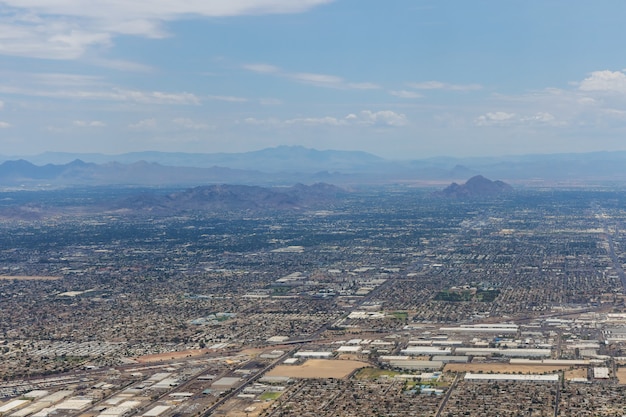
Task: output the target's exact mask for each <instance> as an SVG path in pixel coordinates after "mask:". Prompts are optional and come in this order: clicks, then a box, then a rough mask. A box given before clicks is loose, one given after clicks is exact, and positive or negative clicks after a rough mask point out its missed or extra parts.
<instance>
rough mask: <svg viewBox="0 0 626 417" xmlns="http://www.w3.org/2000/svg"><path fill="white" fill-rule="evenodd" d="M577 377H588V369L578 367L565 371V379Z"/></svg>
mask: <svg viewBox="0 0 626 417" xmlns="http://www.w3.org/2000/svg"><path fill="white" fill-rule="evenodd" d="M624 376H626V373H625V374H624ZM575 378H587V369H586V368H577V369H572V370H570V371H565V379H567V380H570V379H575Z"/></svg>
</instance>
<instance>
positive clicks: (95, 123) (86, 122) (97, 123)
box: [73, 120, 106, 127]
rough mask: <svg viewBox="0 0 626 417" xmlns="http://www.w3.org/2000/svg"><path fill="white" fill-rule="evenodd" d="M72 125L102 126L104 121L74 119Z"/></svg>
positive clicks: (104, 124)
mask: <svg viewBox="0 0 626 417" xmlns="http://www.w3.org/2000/svg"><path fill="white" fill-rule="evenodd" d="M73 124H74V126H78V127H104V126H106V123H104V122H101V121H100V120H74V123H73Z"/></svg>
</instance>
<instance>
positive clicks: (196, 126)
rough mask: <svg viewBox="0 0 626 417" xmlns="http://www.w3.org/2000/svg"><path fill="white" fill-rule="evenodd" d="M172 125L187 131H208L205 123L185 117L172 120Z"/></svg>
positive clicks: (208, 127)
mask: <svg viewBox="0 0 626 417" xmlns="http://www.w3.org/2000/svg"><path fill="white" fill-rule="evenodd" d="M173 122H174V124H176V125H178V126H181V127H183V128H185V129H189V130H207V129H210V128H211V126H209V125H208V124H206V123H201V122H196V121H193V120H191V119H188V118H185V117H179V118H176V119H174V120H173Z"/></svg>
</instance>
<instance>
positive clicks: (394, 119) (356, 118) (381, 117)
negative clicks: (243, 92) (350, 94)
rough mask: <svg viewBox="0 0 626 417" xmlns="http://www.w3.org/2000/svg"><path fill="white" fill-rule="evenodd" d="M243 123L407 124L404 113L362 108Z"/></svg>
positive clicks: (313, 124) (271, 124)
mask: <svg viewBox="0 0 626 417" xmlns="http://www.w3.org/2000/svg"><path fill="white" fill-rule="evenodd" d="M243 122H244V123H245V124H248V125H253V126H266V127H289V126H295V125H299V126H334V127H337V126H359V125H360V126H377V127H401V126H406V125H407V124H408V120H407V118H406V116H405V115H404V114H401V113H396V112H393V111H391V110H383V111H378V112H373V111H370V110H363V111H361V112H359V113H358V115H357V114H355V113H350V114H348V115H347V116H345V117H343V118H338V117H334V116H326V117H298V118H294V119H287V120H280V119H276V118H269V119H256V118H254V117H250V118H247V119H245V120H244V121H243Z"/></svg>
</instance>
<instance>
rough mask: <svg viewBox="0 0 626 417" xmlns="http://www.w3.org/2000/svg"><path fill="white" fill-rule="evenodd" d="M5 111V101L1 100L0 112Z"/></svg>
mask: <svg viewBox="0 0 626 417" xmlns="http://www.w3.org/2000/svg"><path fill="white" fill-rule="evenodd" d="M2 109H4V101H2V100H0V110H2Z"/></svg>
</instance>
